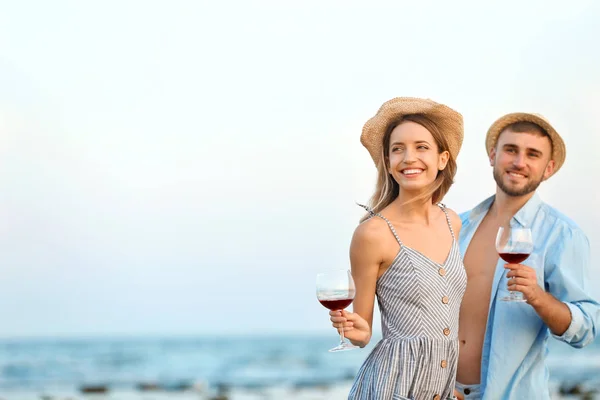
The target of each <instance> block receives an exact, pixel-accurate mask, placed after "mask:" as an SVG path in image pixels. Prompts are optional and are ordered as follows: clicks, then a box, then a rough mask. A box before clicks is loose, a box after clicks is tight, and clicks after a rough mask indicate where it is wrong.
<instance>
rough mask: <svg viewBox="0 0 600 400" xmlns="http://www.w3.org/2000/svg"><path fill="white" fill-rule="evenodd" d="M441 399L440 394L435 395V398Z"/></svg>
mask: <svg viewBox="0 0 600 400" xmlns="http://www.w3.org/2000/svg"><path fill="white" fill-rule="evenodd" d="M440 399H441V397H440V395H439V394H436V395H435V396H433V400H440Z"/></svg>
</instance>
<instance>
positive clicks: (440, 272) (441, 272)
mask: <svg viewBox="0 0 600 400" xmlns="http://www.w3.org/2000/svg"><path fill="white" fill-rule="evenodd" d="M438 272H439V274H440V275H441V276H445V275H446V270H445V269H444V268H440V270H439V271H438Z"/></svg>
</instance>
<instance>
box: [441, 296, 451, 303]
mask: <svg viewBox="0 0 600 400" xmlns="http://www.w3.org/2000/svg"><path fill="white" fill-rule="evenodd" d="M449 301H450V299H449V298H448V296H444V297H442V303H444V304H448V302H449Z"/></svg>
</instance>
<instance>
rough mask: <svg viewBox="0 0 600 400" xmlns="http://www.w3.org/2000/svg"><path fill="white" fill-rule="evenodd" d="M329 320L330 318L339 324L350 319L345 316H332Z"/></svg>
mask: <svg viewBox="0 0 600 400" xmlns="http://www.w3.org/2000/svg"><path fill="white" fill-rule="evenodd" d="M329 320H330V321H331V322H333V323H336V324H339V323H342V322H346V321H348V320H347V319H346V318H344V317H331V318H329Z"/></svg>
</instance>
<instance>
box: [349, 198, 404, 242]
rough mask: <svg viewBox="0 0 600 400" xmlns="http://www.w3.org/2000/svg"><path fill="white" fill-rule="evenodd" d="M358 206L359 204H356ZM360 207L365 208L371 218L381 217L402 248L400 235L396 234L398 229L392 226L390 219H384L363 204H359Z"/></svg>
mask: <svg viewBox="0 0 600 400" xmlns="http://www.w3.org/2000/svg"><path fill="white" fill-rule="evenodd" d="M356 204H358V203H356ZM358 205H359V206H360V207H362V208H364V209H365V210H367V212H368V213H369V214H370V216H369V218H373V217H379V218H381V219H383V220H384V221H385V222H386V224H387V225H388V226H389V227H390V230H391V231H392V234H393V235H394V237H395V238H396V241H397V242H398V244H399V245H400V246H402V241H401V240H400V238H399V237H398V234H397V233H396V229H395V228H394V225H392V223H391V222H390V220H389V219H387V218H386V217H384V216H383V215H381V214H379V213H376V212H373V210H371V209H370V208H369V207H367V206H365V205H362V204H358Z"/></svg>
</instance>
